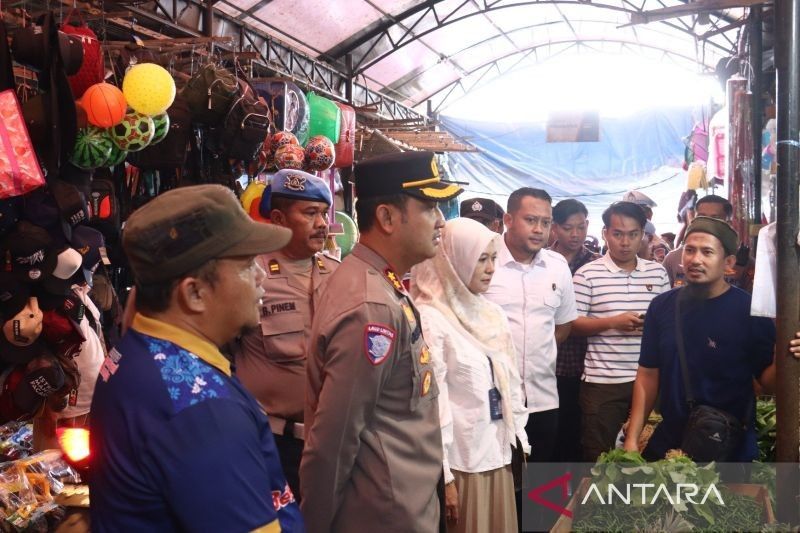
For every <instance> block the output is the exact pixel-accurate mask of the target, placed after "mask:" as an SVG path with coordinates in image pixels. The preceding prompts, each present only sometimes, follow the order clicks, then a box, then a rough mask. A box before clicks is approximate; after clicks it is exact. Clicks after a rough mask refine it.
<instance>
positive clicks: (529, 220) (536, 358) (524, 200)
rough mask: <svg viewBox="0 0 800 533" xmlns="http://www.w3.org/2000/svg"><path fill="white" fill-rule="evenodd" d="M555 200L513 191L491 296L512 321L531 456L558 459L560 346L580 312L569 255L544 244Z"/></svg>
mask: <svg viewBox="0 0 800 533" xmlns="http://www.w3.org/2000/svg"><path fill="white" fill-rule="evenodd" d="M551 204H552V200H551V198H550V195H549V194H547V192H545V191H543V190H541V189H533V188H530V187H523V188H521V189H518V190H516V191H514V192H513V193H511V196H509V198H508V209H507V212H506V214H505V216H504V217H503V221H504V223H505V225H506V232H505V234H504V235H503V239H502V240H501V241H500V242H499V246H498V251H497V264H496V271H495V274H494V277H493V278H492V284H491V286H490V287H489V290H488V291H487V292H486V298H488V299H489V300H491V301H493V302H495V303H496V304H498V305H500V307H502V308H503V311H505V313H506V316H507V317H508V321H509V323H510V324H511V332H512V335H513V338H514V345H515V347H516V349H517V364H518V366H519V373H520V376H521V377H522V382H523V393H524V400H525V405H526V407H527V409H528V412H529V413H530V417H529V418H528V424H527V426H526V427H525V431H526V433H527V434H528V441H529V442H530V444H531V446H532V447H533V454H532V457H531V459H532V460H533V461H538V462H547V461H552V460H553V459H554V449H555V445H556V435H557V430H558V389H557V386H556V373H555V371H556V347H557V344H558V343H560V342H562V341H563V340H564V339H566V338H567V336H568V335H569V331H570V326H571V323H572V321H573V320H575V318H576V317H577V312H576V310H575V293H574V291H573V288H572V276H571V274H570V270H569V266H568V265H567V261H566V260H565V259H564V257H563V256H562V255H561V254H559V253H557V252H552V251H550V250H546V249H544V247H545V246H546V245H547V241H548V237H549V236H550V226H551V224H552V221H553V208H552V205H551Z"/></svg>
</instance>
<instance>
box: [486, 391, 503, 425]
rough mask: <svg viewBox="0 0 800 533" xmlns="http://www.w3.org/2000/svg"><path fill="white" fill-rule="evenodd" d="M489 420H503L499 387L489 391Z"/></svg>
mask: <svg viewBox="0 0 800 533" xmlns="http://www.w3.org/2000/svg"><path fill="white" fill-rule="evenodd" d="M489 418H491V419H492V420H502V419H503V404H502V402H501V396H500V391H499V390H497V387H492V388H491V389H489Z"/></svg>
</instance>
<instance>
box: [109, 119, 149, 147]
mask: <svg viewBox="0 0 800 533" xmlns="http://www.w3.org/2000/svg"><path fill="white" fill-rule="evenodd" d="M155 131H156V126H155V124H153V119H152V118H150V117H148V116H147V115H143V114H141V113H128V114H127V115H125V118H124V119H122V122H120V123H119V124H117V125H116V126H114V127H113V128H111V129H110V130H109V133H110V134H111V139H112V140H113V141H114V144H116V145H117V146H118V147H119V149H120V150H126V151H128V152H138V151H139V150H143V149H144V148H146V147H147V145H149V144H150V141H152V140H153V136H154V135H155Z"/></svg>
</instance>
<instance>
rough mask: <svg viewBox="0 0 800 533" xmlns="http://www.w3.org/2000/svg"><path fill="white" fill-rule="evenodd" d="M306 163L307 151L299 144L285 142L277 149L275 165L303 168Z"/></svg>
mask: <svg viewBox="0 0 800 533" xmlns="http://www.w3.org/2000/svg"><path fill="white" fill-rule="evenodd" d="M304 163H305V151H304V150H303V148H302V147H301V146H299V145H297V144H285V145H283V146H281V147H280V148H278V149H277V150H276V151H275V166H277V167H278V169H284V168H291V169H294V170H301V169H302V168H303V164H304Z"/></svg>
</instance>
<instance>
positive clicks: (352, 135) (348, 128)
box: [333, 102, 356, 168]
mask: <svg viewBox="0 0 800 533" xmlns="http://www.w3.org/2000/svg"><path fill="white" fill-rule="evenodd" d="M336 105H337V106H339V110H340V111H341V113H342V120H341V125H340V126H339V142H337V143H336V144H335V145H334V148H335V149H336V160H335V162H334V163H333V166H335V167H336V168H346V167H349V166H352V165H353V156H354V155H355V149H356V146H355V140H356V110H355V109H353V108H352V107H350V106H349V105H347V104H341V103H339V102H336Z"/></svg>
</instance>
